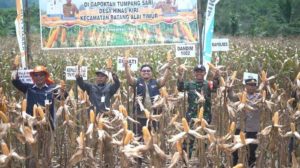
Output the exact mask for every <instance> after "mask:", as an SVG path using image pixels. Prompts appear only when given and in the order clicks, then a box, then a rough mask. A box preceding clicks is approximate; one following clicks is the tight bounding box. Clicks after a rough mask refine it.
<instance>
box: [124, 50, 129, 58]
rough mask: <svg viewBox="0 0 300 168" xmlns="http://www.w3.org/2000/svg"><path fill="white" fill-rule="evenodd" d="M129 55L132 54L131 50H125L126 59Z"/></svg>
mask: <svg viewBox="0 0 300 168" xmlns="http://www.w3.org/2000/svg"><path fill="white" fill-rule="evenodd" d="M129 55H130V50H129V49H128V50H126V51H125V55H124V56H125V58H126V59H128V57H129Z"/></svg>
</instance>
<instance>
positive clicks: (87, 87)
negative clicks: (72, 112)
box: [75, 73, 92, 92]
mask: <svg viewBox="0 0 300 168" xmlns="http://www.w3.org/2000/svg"><path fill="white" fill-rule="evenodd" d="M75 77H76V82H77V84H78V86H79V87H80V89H82V90H83V91H87V92H90V90H91V88H92V85H91V84H89V83H86V82H84V81H83V78H82V76H81V75H80V74H79V73H77V74H76V76H75Z"/></svg>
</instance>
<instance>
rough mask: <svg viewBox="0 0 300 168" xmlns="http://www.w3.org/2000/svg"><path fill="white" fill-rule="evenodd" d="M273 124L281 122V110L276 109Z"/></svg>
mask: <svg viewBox="0 0 300 168" xmlns="http://www.w3.org/2000/svg"><path fill="white" fill-rule="evenodd" d="M272 121H273V125H278V124H279V112H278V111H276V112H275V113H274V115H273V117H272Z"/></svg>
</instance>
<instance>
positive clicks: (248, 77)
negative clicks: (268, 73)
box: [243, 72, 258, 85]
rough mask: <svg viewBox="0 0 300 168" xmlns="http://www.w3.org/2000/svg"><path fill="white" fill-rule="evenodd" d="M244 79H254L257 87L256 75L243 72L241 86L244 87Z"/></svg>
mask: <svg viewBox="0 0 300 168" xmlns="http://www.w3.org/2000/svg"><path fill="white" fill-rule="evenodd" d="M246 79H255V80H256V85H258V74H256V73H250V72H244V75H243V84H244V85H245V80H246Z"/></svg>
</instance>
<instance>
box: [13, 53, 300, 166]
mask: <svg viewBox="0 0 300 168" xmlns="http://www.w3.org/2000/svg"><path fill="white" fill-rule="evenodd" d="M123 63H124V65H125V76H126V80H127V82H128V84H129V85H130V86H131V87H132V88H133V90H134V92H135V95H136V96H139V97H141V98H142V100H141V101H142V104H143V105H144V108H140V106H139V105H138V104H135V105H134V109H133V111H134V113H133V115H136V116H133V117H135V118H136V119H137V121H138V122H139V124H137V125H136V126H135V127H134V132H135V134H136V135H138V136H142V127H143V126H146V122H147V118H146V116H145V113H144V111H143V109H148V110H151V113H153V114H159V113H161V111H158V110H156V109H153V108H152V105H153V102H154V98H155V97H156V96H158V95H159V94H160V91H159V89H160V88H162V87H163V86H165V84H166V82H167V81H168V80H169V76H170V73H172V72H171V66H172V64H173V60H170V61H169V62H168V63H167V66H166V68H165V72H164V73H163V75H162V76H161V77H160V78H154V77H153V71H154V69H153V68H152V66H151V65H149V64H144V65H142V66H141V67H140V70H139V73H140V76H139V77H134V76H133V75H132V74H131V71H130V67H129V65H128V59H127V58H124V60H123ZM110 73H111V74H110ZM185 73H188V72H185V69H184V68H178V69H177V89H178V91H180V92H187V95H188V98H187V102H188V108H187V111H186V112H185V118H186V119H187V121H188V123H189V125H193V118H197V114H198V111H199V109H200V108H201V107H203V109H204V114H203V118H204V119H205V120H206V121H207V123H208V124H209V123H211V121H212V107H211V106H212V100H211V98H212V92H215V91H216V90H217V89H218V88H219V86H220V77H221V75H220V72H219V70H218V69H217V70H215V71H214V73H213V77H212V79H213V80H212V81H208V80H206V79H205V75H206V74H207V69H206V68H205V66H204V65H201V64H199V65H196V66H195V67H194V68H193V70H192V73H193V80H185V78H184V76H185ZM95 75H96V82H95V83H88V82H86V81H84V80H83V78H82V76H81V74H80V73H77V74H76V82H77V84H78V86H79V87H80V88H81V89H82V90H83V91H86V92H87V94H88V96H89V100H90V102H91V106H90V107H89V109H88V110H87V114H89V111H90V110H94V111H95V112H96V114H102V113H105V112H107V111H109V110H110V107H111V99H112V97H113V96H114V94H115V93H116V92H117V90H118V89H119V88H120V80H119V78H118V76H117V75H116V74H115V73H113V72H109V71H108V70H105V69H100V70H97V71H96V74H95ZM110 75H111V76H112V79H113V82H112V83H108V79H109V76H110ZM30 76H31V77H32V80H33V84H26V83H23V82H22V81H21V80H20V79H19V77H18V75H17V73H13V74H12V84H13V85H14V86H15V87H16V88H17V89H18V90H20V91H21V92H23V93H24V94H25V96H26V99H27V108H26V113H27V114H29V115H33V108H34V105H39V106H47V105H48V106H49V111H50V115H49V118H48V119H49V121H50V125H49V130H54V129H55V110H54V109H55V107H54V103H53V102H54V101H55V99H58V100H61V99H66V97H67V96H68V93H67V92H66V90H64V89H63V88H62V87H61V88H60V87H56V86H57V85H55V84H54V81H53V80H51V78H50V74H49V72H48V71H47V68H46V67H44V66H40V65H39V66H36V67H35V68H34V69H33V71H32V72H31V73H30ZM244 82H245V88H244V90H245V93H246V97H247V100H248V101H247V103H248V104H249V105H250V106H251V107H252V108H244V109H243V110H242V113H240V115H241V116H239V117H238V118H239V120H240V121H238V124H237V129H236V132H235V134H236V135H238V134H240V132H241V131H243V132H245V133H246V137H247V138H254V139H255V138H257V133H258V132H259V131H260V130H259V122H260V114H261V109H259V108H258V107H257V106H256V104H255V102H257V101H258V100H259V99H260V98H261V94H259V93H258V91H257V89H258V81H257V79H253V78H248V79H245V81H244ZM227 90H228V95H229V96H228V97H229V99H230V100H232V101H238V99H239V96H238V95H237V94H235V93H234V92H233V89H232V88H228V89H227ZM199 94H200V95H203V97H204V99H203V101H202V100H200V97H199ZM293 95H294V97H295V99H296V100H297V101H299V95H297V94H295V93H293ZM297 96H298V97H297ZM135 102H136V101H135ZM295 108H296V107H295ZM242 121H243V123H244V124H243V125H242V124H240V123H242ZM151 125H152V126H154V127H151V128H155V127H158V126H159V123H157V122H155V121H153V123H151ZM151 128H150V127H149V129H150V130H151ZM152 131H155V130H152ZM188 142H189V147H190V148H189V157H191V155H192V151H193V147H194V145H193V144H194V139H193V138H192V137H191V138H190V140H189V141H188ZM184 144H185V146H184V149H185V150H187V148H186V147H187V142H185V143H184ZM256 149H257V144H250V145H249V148H248V150H249V155H248V166H254V165H255V161H256V153H255V151H256ZM47 151H48V152H50V151H51V149H47ZM34 162H35V161H34V158H33V159H30V160H29V161H28V163H27V164H26V166H27V167H32V165H33V164H35V163H34ZM237 163H238V153H237V152H233V165H236V164H237ZM47 164H51V163H47Z"/></svg>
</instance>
